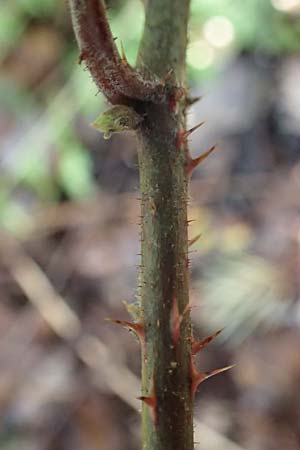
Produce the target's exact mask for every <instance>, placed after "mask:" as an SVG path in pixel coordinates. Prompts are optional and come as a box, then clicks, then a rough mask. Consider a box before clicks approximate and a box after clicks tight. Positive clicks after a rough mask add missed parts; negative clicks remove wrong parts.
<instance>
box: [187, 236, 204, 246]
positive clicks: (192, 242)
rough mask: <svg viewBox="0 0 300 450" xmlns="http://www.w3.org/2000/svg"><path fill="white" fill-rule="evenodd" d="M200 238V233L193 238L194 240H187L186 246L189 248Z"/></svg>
mask: <svg viewBox="0 0 300 450" xmlns="http://www.w3.org/2000/svg"><path fill="white" fill-rule="evenodd" d="M201 236H202V234H201V233H200V234H197V236H195V237H194V238H192V239H189V241H188V246H189V247H191V246H192V245H193V244H195V242H197V241H198V239H200V238H201Z"/></svg>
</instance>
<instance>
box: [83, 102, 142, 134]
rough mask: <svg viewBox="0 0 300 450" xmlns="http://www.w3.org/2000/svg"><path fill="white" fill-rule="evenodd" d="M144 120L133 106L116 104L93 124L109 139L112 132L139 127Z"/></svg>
mask: <svg viewBox="0 0 300 450" xmlns="http://www.w3.org/2000/svg"><path fill="white" fill-rule="evenodd" d="M142 121H143V118H142V117H141V116H140V115H139V114H137V113H136V112H135V110H134V109H133V108H130V107H129V106H125V105H116V106H113V107H112V108H110V109H109V110H107V111H105V112H104V113H102V114H100V116H99V117H97V119H96V120H95V122H93V123H92V125H93V127H95V128H97V130H100V131H102V132H103V133H104V136H103V137H104V139H109V138H110V137H111V134H112V133H117V132H120V131H124V130H135V129H137V128H138V126H139V124H140V123H141V122H142Z"/></svg>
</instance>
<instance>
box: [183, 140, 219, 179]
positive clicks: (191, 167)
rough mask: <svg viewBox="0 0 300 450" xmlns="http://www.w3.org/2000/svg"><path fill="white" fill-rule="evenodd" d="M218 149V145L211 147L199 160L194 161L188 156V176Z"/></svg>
mask: <svg viewBox="0 0 300 450" xmlns="http://www.w3.org/2000/svg"><path fill="white" fill-rule="evenodd" d="M215 148H216V145H213V146H212V147H210V148H209V149H208V150H206V152H204V153H203V154H202V155H200V156H198V157H197V158H195V159H193V158H192V157H191V156H190V155H188V160H187V174H188V175H191V173H192V171H193V170H194V169H195V167H197V166H198V165H199V164H200V163H202V161H204V160H205V159H206V158H207V157H208V156H209V155H210V154H211V153H212V152H213V151H214V150H215Z"/></svg>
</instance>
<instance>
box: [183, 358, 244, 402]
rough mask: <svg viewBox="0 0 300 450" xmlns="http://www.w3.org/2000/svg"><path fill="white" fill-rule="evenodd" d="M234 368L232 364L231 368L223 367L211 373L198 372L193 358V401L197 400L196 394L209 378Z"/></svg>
mask: <svg viewBox="0 0 300 450" xmlns="http://www.w3.org/2000/svg"><path fill="white" fill-rule="evenodd" d="M234 366H235V364H232V365H231V366H226V367H222V368H220V369H215V370H211V371H209V372H198V371H197V369H196V367H195V364H194V362H193V358H191V363H190V375H191V379H192V383H191V396H192V399H194V398H195V394H196V391H197V388H198V386H199V384H201V383H203V381H205V380H207V379H208V378H211V377H213V376H214V375H218V374H219V373H222V372H226V371H227V370H229V369H232V368H233V367H234Z"/></svg>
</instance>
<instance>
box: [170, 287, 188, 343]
mask: <svg viewBox="0 0 300 450" xmlns="http://www.w3.org/2000/svg"><path fill="white" fill-rule="evenodd" d="M189 310H190V305H186V307H185V308H184V310H183V312H182V313H180V312H179V309H178V303H177V299H176V297H175V296H174V297H173V301H172V309H171V330H172V341H173V344H174V346H175V347H176V346H177V344H178V341H179V337H180V326H181V322H182V320H183V318H184V316H185V314H186V313H187V312H188V311H189Z"/></svg>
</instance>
